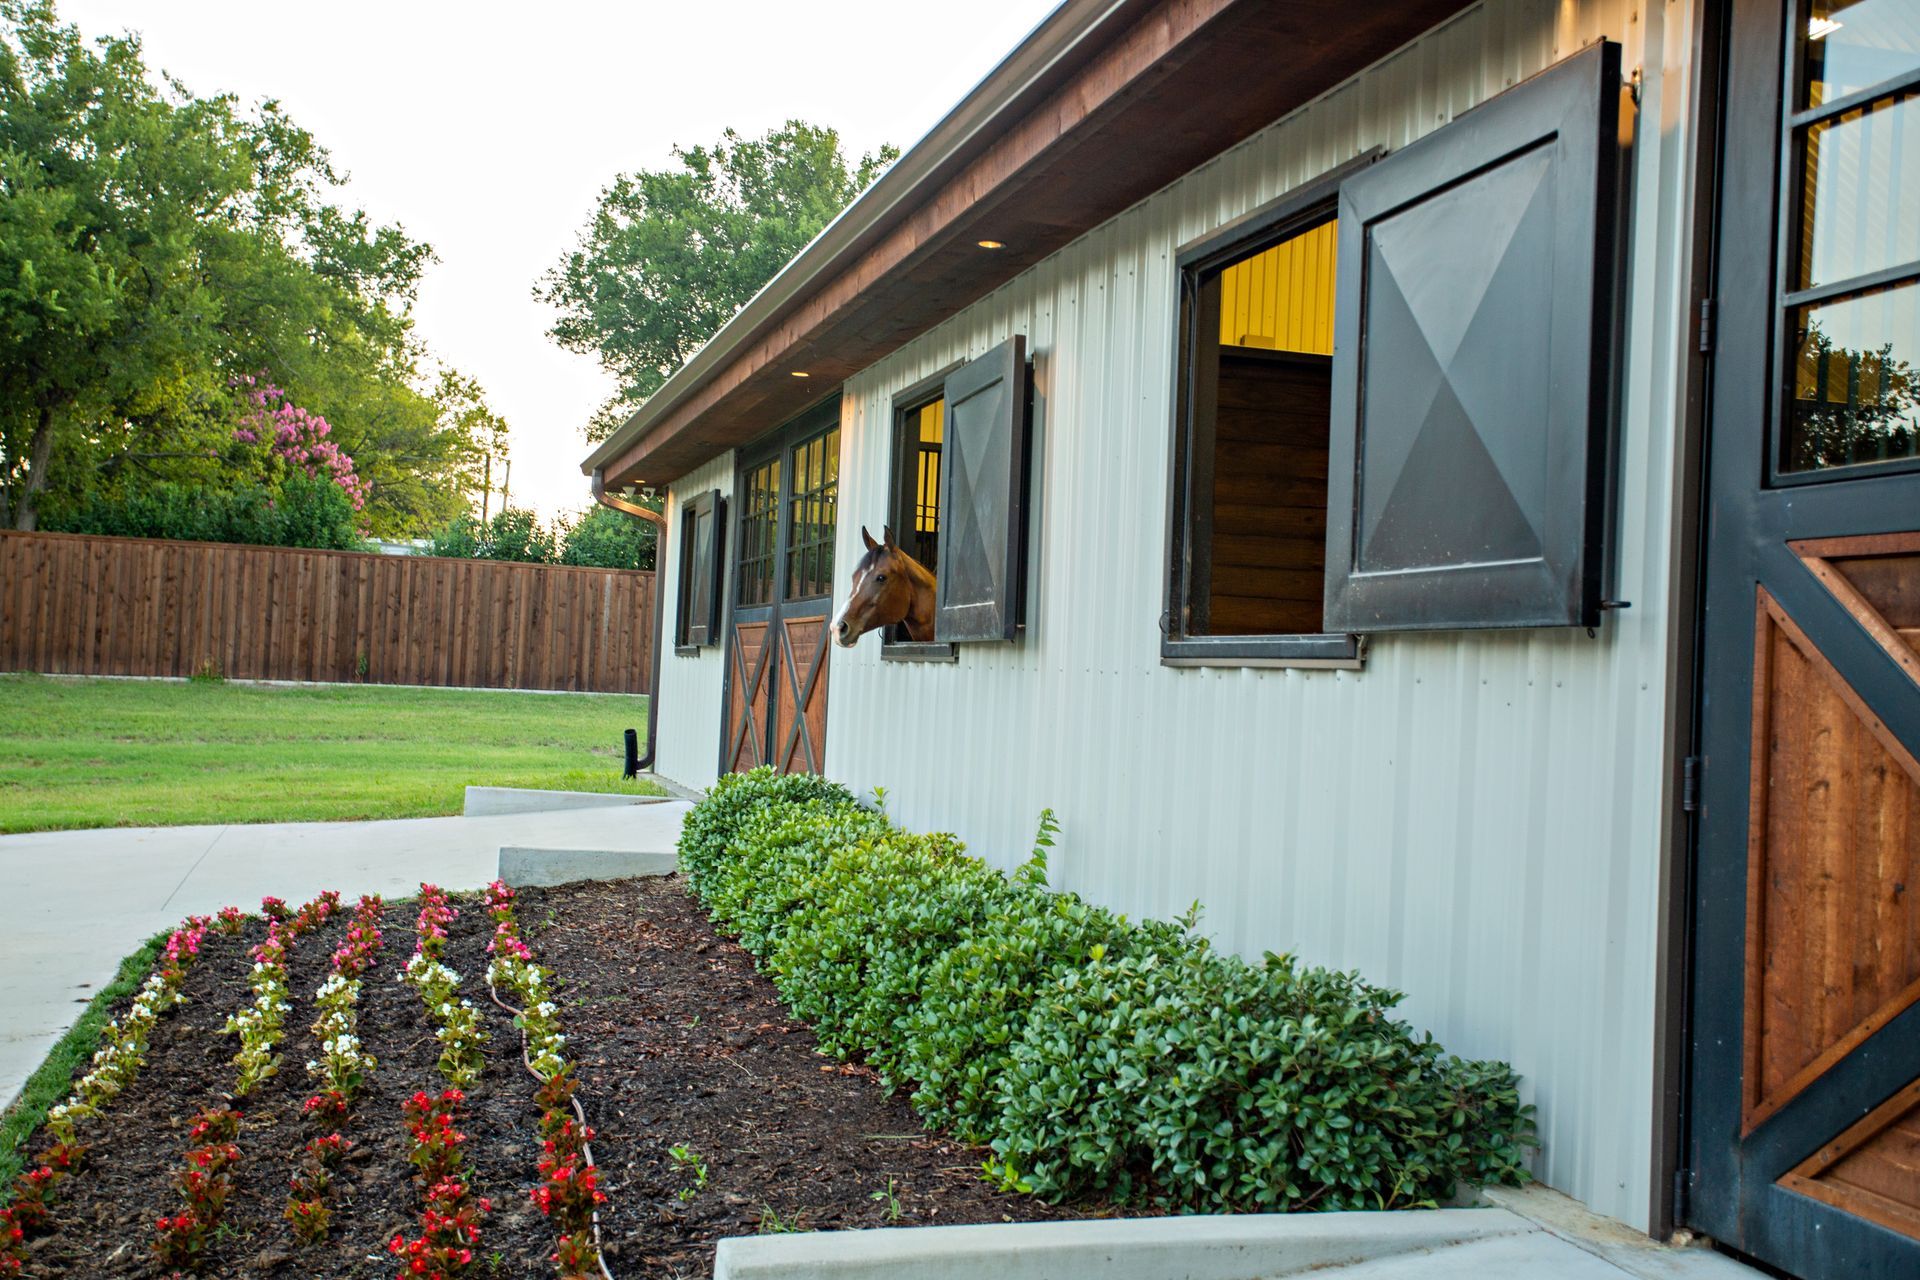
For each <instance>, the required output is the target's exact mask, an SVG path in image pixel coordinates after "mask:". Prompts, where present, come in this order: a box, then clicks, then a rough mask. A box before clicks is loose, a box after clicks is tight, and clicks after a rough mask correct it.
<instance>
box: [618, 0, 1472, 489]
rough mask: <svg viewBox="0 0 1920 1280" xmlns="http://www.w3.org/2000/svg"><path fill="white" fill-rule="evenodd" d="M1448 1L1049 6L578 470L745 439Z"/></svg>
mask: <svg viewBox="0 0 1920 1280" xmlns="http://www.w3.org/2000/svg"><path fill="white" fill-rule="evenodd" d="M1467 7H1468V4H1467V3H1465V2H1464V0H1359V2H1358V3H1352V4H1347V5H1343V6H1336V5H1329V4H1327V3H1325V2H1324V0H1067V3H1065V4H1063V5H1062V6H1061V7H1060V8H1059V9H1058V10H1056V11H1055V12H1054V13H1053V14H1052V15H1051V16H1050V17H1049V18H1048V19H1047V20H1046V21H1045V22H1044V23H1042V24H1041V26H1040V27H1039V28H1037V29H1036V30H1035V31H1034V33H1033V34H1032V35H1031V36H1029V37H1028V38H1027V40H1026V41H1025V42H1023V43H1022V44H1021V45H1020V47H1019V48H1018V49H1016V50H1015V51H1014V52H1013V54H1011V55H1009V57H1008V58H1007V59H1006V61H1004V62H1003V63H1001V65H1000V66H999V67H997V68H996V69H995V70H994V72H993V73H992V74H990V75H989V76H988V77H987V79H986V80H984V81H982V82H981V84H980V86H979V87H978V88H976V89H975V90H974V91H973V92H972V93H971V94H969V95H968V97H967V98H966V99H965V100H963V101H962V102H961V104H960V105H959V106H958V107H956V108H955V109H954V111H953V112H952V113H950V114H949V115H948V116H947V117H946V119H944V120H943V121H942V122H941V123H940V124H939V125H937V126H935V128H934V129H933V131H932V132H930V133H929V134H928V135H927V137H926V138H925V139H923V140H922V141H921V142H919V143H917V144H916V145H915V146H914V148H913V149H912V150H911V151H909V152H908V153H907V154H906V155H904V156H902V157H901V159H900V161H899V162H898V163H896V164H895V165H894V167H893V168H892V169H891V170H889V171H888V173H887V174H886V175H884V176H883V177H882V178H881V179H880V180H879V181H878V182H876V183H875V184H874V185H873V186H872V187H870V188H869V189H868V190H867V191H866V192H864V193H863V194H862V195H861V196H860V198H859V199H858V200H856V201H855V202H854V203H853V204H852V205H851V206H850V207H849V208H848V209H847V210H846V211H845V212H844V213H843V214H841V216H840V217H839V218H838V219H836V220H835V222H834V223H833V224H832V225H830V226H829V227H828V228H827V229H826V230H825V231H823V232H822V233H821V234H820V236H819V237H818V238H816V239H815V240H814V241H813V243H811V244H809V245H808V246H807V247H806V248H805V249H803V250H802V251H801V252H800V253H799V254H798V255H797V256H796V257H795V258H794V259H793V261H792V262H790V263H789V264H788V265H787V266H786V267H785V268H784V269H783V270H782V271H781V273H780V274H779V275H778V276H776V277H775V278H774V279H773V280H772V281H771V282H769V284H768V285H767V286H766V287H765V288H764V289H763V290H762V291H761V292H760V293H759V294H758V295H756V296H755V298H754V299H753V300H752V301H751V302H749V303H748V304H747V305H746V306H745V307H744V308H742V309H741V311H740V312H739V313H738V314H736V315H735V316H734V317H733V319H732V320H730V321H728V323H727V324H726V325H725V326H723V327H722V328H721V330H720V332H719V333H717V334H715V335H714V337H713V338H712V339H711V340H710V341H709V342H708V343H707V344H706V345H705V346H704V347H702V348H701V350H700V351H699V352H697V353H696V354H695V355H694V357H693V358H692V359H690V360H689V361H688V362H687V364H686V365H685V366H683V367H682V368H681V369H680V370H679V371H678V372H677V373H675V374H674V376H673V377H672V378H670V379H669V380H668V381H667V383H666V385H665V386H663V387H662V388H661V389H660V390H659V391H658V392H656V393H655V394H654V396H653V397H652V398H651V399H649V400H648V401H647V402H646V404H644V405H643V406H641V408H640V409H639V410H638V411H636V412H635V413H634V415H633V416H632V417H631V418H629V419H628V420H627V421H626V422H625V423H624V424H622V425H621V427H620V428H618V429H617V430H616V431H615V432H614V433H613V435H612V436H610V437H609V438H608V439H607V440H606V441H605V442H603V443H602V444H601V445H600V446H599V447H598V448H597V449H595V450H594V452H593V453H592V454H591V455H590V456H589V457H588V458H587V459H586V460H585V461H584V462H583V463H582V465H581V470H582V471H583V472H586V473H588V474H592V473H593V472H595V471H599V472H600V473H601V477H602V479H603V481H604V483H605V485H606V486H607V487H608V488H617V487H619V486H621V485H626V484H652V485H660V484H665V483H668V482H670V481H672V480H674V479H677V478H678V477H680V476H681V475H684V474H685V473H686V472H688V471H690V470H692V469H693V468H695V467H697V466H699V465H701V464H702V463H703V462H705V461H707V460H708V459H710V458H712V457H713V456H714V455H715V454H717V453H719V452H721V451H722V450H725V449H729V448H733V447H736V446H738V445H742V444H745V443H747V442H748V441H750V440H752V439H753V438H755V437H756V436H758V435H760V434H761V433H763V432H765V431H767V430H769V429H770V428H772V427H775V426H778V425H779V424H780V423H782V422H784V421H786V420H788V419H789V418H791V417H792V416H793V415H794V414H795V413H798V412H799V411H800V410H802V409H804V408H806V407H807V406H808V405H809V404H811V403H813V402H815V401H818V400H819V399H820V398H821V396H822V394H823V393H825V392H827V391H829V390H830V389H837V388H838V386H839V384H840V383H841V382H843V381H844V380H845V379H847V378H848V377H850V376H851V375H853V374H855V373H858V372H859V371H860V370H862V369H864V368H866V367H868V366H869V365H872V364H873V363H874V362H875V361H877V360H879V359H881V358H883V357H884V356H886V355H887V354H889V353H890V352H892V351H894V350H896V349H898V348H899V347H901V346H902V345H904V344H905V343H907V342H908V341H910V340H911V339H912V338H914V337H916V336H918V335H919V334H921V333H924V332H925V331H926V330H927V329H929V328H931V327H932V326H933V325H935V324H938V323H939V322H940V321H941V320H944V319H946V318H947V317H949V316H951V315H953V314H954V313H956V312H958V311H959V310H961V309H962V308H963V307H965V306H967V305H968V304H969V303H972V302H974V301H975V300H977V299H979V298H981V297H983V296H984V295H985V294H987V293H988V292H990V291H991V290H993V289H994V288H996V287H998V286H999V285H1001V284H1004V283H1005V282H1006V281H1008V280H1010V279H1012V278H1013V277H1014V276H1015V275H1018V274H1019V273H1020V272H1021V271H1023V270H1025V269H1026V268H1027V267H1030V266H1032V265H1033V264H1034V263H1036V262H1039V261H1040V260H1041V259H1043V258H1045V257H1047V256H1048V255H1049V254H1052V253H1053V252H1055V251H1056V250H1058V249H1060V248H1061V247H1062V246H1064V245H1066V244H1067V243H1068V242H1070V241H1072V240H1073V239H1074V238H1076V237H1077V236H1079V235H1081V234H1082V233H1084V232H1086V231H1088V230H1090V229H1092V228H1093V227H1096V226H1098V225H1100V224H1101V223H1102V222H1105V221H1106V220H1107V219H1109V218H1111V217H1113V216H1114V215H1115V214H1117V213H1119V212H1121V211H1122V210H1124V209H1126V208H1127V207H1128V206H1130V205H1132V204H1134V203H1136V202H1138V201H1139V200H1141V199H1143V198H1145V197H1146V196H1148V195H1150V194H1152V193H1153V192H1154V191H1157V190H1159V189H1160V188H1161V187H1163V186H1165V185H1166V184H1167V183H1169V182H1171V181H1173V180H1174V179H1176V178H1178V177H1180V176H1181V175H1182V174H1184V173H1187V172H1188V171H1190V170H1192V169H1193V168H1195V167H1196V166H1198V165H1199V164H1201V163H1203V162H1204V161H1206V160H1207V159H1209V158H1211V157H1212V156H1215V155H1217V154H1219V153H1220V152H1221V151H1224V150H1225V149H1227V148H1228V147H1230V146H1232V145H1233V144H1235V143H1237V142H1239V141H1241V140H1242V139H1244V138H1246V137H1248V136H1250V135H1252V134H1253V133H1255V132H1257V131H1258V130H1260V129H1261V128H1264V127H1265V126H1266V125H1268V124H1270V123H1272V122H1273V121H1274V120H1277V119H1279V118H1280V117H1281V116H1283V115H1285V114H1287V113H1288V112H1289V111H1292V110H1293V109H1294V108H1296V107H1298V106H1300V105H1302V104H1303V103H1305V102H1307V101H1309V100H1311V99H1312V98H1314V97H1316V96H1317V95H1319V94H1321V93H1323V92H1325V91H1326V90H1327V89H1329V88H1331V87H1333V86H1334V85H1336V84H1338V83H1339V82H1340V81H1342V80H1344V79H1346V78H1347V77H1349V76H1351V75H1353V74H1354V73H1355V72H1357V71H1359V70H1361V69H1362V68H1364V67H1366V66H1368V65H1370V64H1371V63H1373V62H1376V61H1378V60H1379V59H1380V58H1382V57H1384V56H1386V55H1387V54H1389V53H1391V52H1393V51H1394V50H1395V49H1397V48H1399V47H1400V46H1401V45H1403V44H1405V43H1406V42H1407V41H1409V40H1411V39H1413V38H1414V37H1415V36H1417V35H1419V34H1420V33H1421V32H1423V31H1426V30H1427V29H1428V28H1430V27H1432V26H1433V25H1435V24H1436V23H1438V22H1439V21H1441V20H1442V19H1444V18H1446V17H1448V16H1450V15H1451V14H1453V13H1455V12H1458V11H1459V10H1462V9H1465V8H1467ZM981 240H993V241H998V242H1000V243H1001V244H1003V245H1004V246H1005V247H1004V248H1001V249H997V250H987V249H982V248H981V247H979V244H978V243H977V242H979V241H981ZM795 371H804V372H805V373H806V374H807V375H808V376H807V377H805V378H798V377H794V376H793V374H794V372H795Z"/></svg>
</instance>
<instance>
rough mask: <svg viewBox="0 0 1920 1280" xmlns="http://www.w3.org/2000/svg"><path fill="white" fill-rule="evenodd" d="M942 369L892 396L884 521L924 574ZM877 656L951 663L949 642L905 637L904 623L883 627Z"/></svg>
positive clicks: (935, 492) (929, 558)
mask: <svg viewBox="0 0 1920 1280" xmlns="http://www.w3.org/2000/svg"><path fill="white" fill-rule="evenodd" d="M958 367H959V366H958V365H955V366H951V367H949V368H946V369H942V370H941V371H940V372H939V373H936V374H934V375H933V376H932V377H931V378H927V379H925V380H924V381H921V382H917V383H915V384H914V385H913V386H911V387H908V388H907V389H906V390H905V391H903V392H901V393H900V394H899V395H897V396H895V397H894V398H893V486H892V492H891V496H890V498H889V501H888V504H887V526H888V527H889V528H890V529H892V530H893V534H894V538H895V540H896V541H897V542H898V543H899V544H900V549H901V550H903V551H905V552H906V553H907V554H908V555H910V556H912V557H913V558H914V559H915V560H918V561H919V562H920V563H921V564H922V565H924V566H925V567H926V569H927V571H928V572H929V573H938V572H939V566H940V451H941V447H942V443H943V438H944V436H945V434H946V419H947V399H946V390H947V388H946V382H947V375H948V374H950V373H952V372H953V370H954V369H955V368H958ZM880 656H881V658H882V659H884V660H889V661H907V662H952V661H954V659H955V651H954V647H953V646H952V645H951V644H942V643H939V642H937V641H918V640H913V639H911V638H909V637H908V635H907V631H906V627H905V625H904V624H896V625H895V626H892V627H889V628H887V631H886V634H885V635H884V636H883V637H882V638H881V645H880Z"/></svg>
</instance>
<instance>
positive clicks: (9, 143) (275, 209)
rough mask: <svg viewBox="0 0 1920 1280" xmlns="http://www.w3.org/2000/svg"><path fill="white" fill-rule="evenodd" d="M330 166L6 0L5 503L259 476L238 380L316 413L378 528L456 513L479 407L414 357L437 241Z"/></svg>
mask: <svg viewBox="0 0 1920 1280" xmlns="http://www.w3.org/2000/svg"><path fill="white" fill-rule="evenodd" d="M341 183H342V178H341V176H340V174H339V173H338V172H336V170H335V169H334V167H333V161H332V158H331V156H330V155H329V154H328V152H327V151H326V149H325V148H323V147H322V146H320V145H319V143H318V142H317V141H316V140H315V139H314V138H313V136H312V135H311V134H309V133H308V132H307V131H305V130H304V129H301V128H300V127H299V126H298V125H296V124H295V123H294V122H293V121H292V120H290V119H289V118H288V117H287V116H286V114H285V113H284V112H283V111H282V110H281V108H280V107H279V106H278V104H276V103H274V102H271V101H269V102H265V103H262V104H260V105H259V106H258V107H257V108H255V109H254V110H252V111H251V112H242V111H241V110H240V109H239V108H238V107H237V105H236V103H235V102H234V100H233V99H232V98H231V97H214V98H196V97H194V96H192V95H191V94H189V93H188V92H187V91H186V90H185V89H183V88H182V87H181V86H180V85H179V84H177V83H175V82H172V81H169V82H167V84H166V87H165V88H164V89H162V88H159V87H156V86H155V85H154V84H153V83H152V82H151V81H150V80H149V79H148V75H147V68H146V66H145V64H144V62H143V60H142V54H141V49H140V45H139V42H138V41H137V40H136V39H132V38H128V37H116V38H106V39H101V40H97V41H93V42H88V41H86V40H84V39H83V38H82V37H81V35H80V33H79V32H78V31H77V30H76V29H75V28H73V27H70V26H62V25H61V24H60V23H59V21H58V20H57V18H56V17H55V14H54V10H53V7H52V5H51V4H50V3H47V0H0V523H4V524H13V525H17V526H18V527H21V528H32V527H34V526H35V525H36V523H37V522H38V520H39V515H40V511H41V509H42V507H43V506H44V505H47V504H49V503H51V504H52V506H54V507H56V508H61V507H64V508H68V509H73V508H77V506H78V505H81V504H83V503H85V502H86V501H88V500H89V499H88V495H89V494H91V493H92V492H93V491H94V489H95V488H96V487H98V486H99V485H102V484H105V485H108V486H111V487H122V488H126V489H128V490H135V489H138V488H140V487H141V486H143V485H150V484H168V485H176V486H186V487H188V488H189V489H199V490H201V491H204V492H206V493H208V494H214V493H221V492H227V491H233V490H235V489H236V488H237V487H240V486H250V485H251V486H259V485H261V484H263V483H266V482H267V479H268V478H266V477H262V476H260V475H257V474H253V473H249V472H247V471H246V470H244V469H236V460H235V458H234V456H233V454H232V453H231V451H230V450H229V449H228V448H227V445H228V444H229V443H230V441H231V437H232V431H233V428H234V427H235V425H236V424H237V421H238V419H239V417H241V416H244V414H245V413H246V412H247V409H246V407H245V406H244V405H241V404H238V403H237V402H236V399H235V396H234V394H233V388H234V386H235V385H236V383H238V382H239V381H240V380H242V379H244V378H247V377H256V378H263V379H265V380H267V381H270V382H272V383H273V384H275V385H277V386H278V387H280V388H283V389H284V391H285V395H286V398H287V400H288V401H289V402H290V403H292V404H296V405H298V406H300V408H301V409H302V410H304V411H306V412H308V413H310V414H313V415H315V416H316V417H318V418H321V419H324V420H326V421H327V422H328V423H330V424H331V430H332V437H331V438H332V441H333V442H334V443H335V444H336V445H338V446H339V447H340V448H341V449H343V450H344V451H345V452H346V453H347V454H349V455H351V457H352V458H353V460H354V462H355V464H356V466H357V474H358V475H359V477H360V478H361V479H363V480H364V481H365V482H366V492H365V494H364V495H363V496H364V510H363V512H362V520H363V522H364V524H365V526H366V527H367V528H368V529H369V530H370V531H371V532H374V533H378V534H404V533H417V532H422V531H424V530H426V529H429V528H433V527H436V526H437V525H439V524H441V523H443V522H444V521H445V520H447V519H448V518H450V517H451V516H452V515H453V514H454V513H455V512H457V511H458V510H460V509H461V508H462V507H463V506H464V504H465V500H466V499H465V491H466V479H465V473H466V470H467V468H468V466H469V464H470V462H471V461H472V459H473V458H474V457H476V456H477V452H476V451H477V450H478V449H480V448H483V447H485V445H484V442H482V441H481V440H479V439H478V438H477V437H478V435H481V434H484V431H483V428H482V427H481V425H480V424H478V423H477V421H476V419H475V416H474V414H473V412H472V410H473V406H474V405H475V404H480V407H481V408H482V409H483V410H484V404H483V402H481V400H480V397H479V393H478V387H477V386H474V385H472V384H471V382H470V381H469V380H460V379H458V377H457V375H443V376H442V380H441V382H440V384H439V385H434V384H431V383H428V382H427V381H426V376H425V375H424V374H423V373H422V365H423V362H424V360H425V355H424V352H423V351H422V349H421V347H420V345H419V343H418V341H417V339H416V338H415V336H414V334H413V329H412V318H411V308H412V305H413V301H414V297H415V294H416V292H417V289H418V286H419V281H420V277H421V273H422V272H423V271H424V270H425V269H426V268H427V266H428V265H429V264H430V263H431V262H432V261H433V253H432V250H431V248H429V247H428V246H427V245H425V244H423V243H420V242H418V241H415V240H413V239H411V238H410V237H408V236H407V234H406V232H405V231H404V229H403V228H400V227H398V226H376V225H374V224H373V223H372V222H371V221H370V220H369V219H368V218H367V216H366V215H365V214H364V213H362V212H360V211H358V210H353V209H349V208H346V207H343V206H342V205H340V204H339V203H337V201H336V199H335V193H336V192H337V191H338V189H339V187H340V186H341ZM449 376H452V377H453V378H454V379H455V381H456V382H458V383H460V384H462V385H460V386H458V387H457V388H456V389H450V384H449V383H448V381H447V378H448V377H449ZM456 401H457V402H458V403H455V402H456Z"/></svg>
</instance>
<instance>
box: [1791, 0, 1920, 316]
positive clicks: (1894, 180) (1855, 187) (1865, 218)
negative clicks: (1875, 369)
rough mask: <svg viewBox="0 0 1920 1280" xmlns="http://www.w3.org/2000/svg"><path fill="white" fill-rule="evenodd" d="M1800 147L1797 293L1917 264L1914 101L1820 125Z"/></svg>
mask: <svg viewBox="0 0 1920 1280" xmlns="http://www.w3.org/2000/svg"><path fill="white" fill-rule="evenodd" d="M1915 3H1916V4H1917V5H1920V0H1915ZM1806 145H1807V161H1806V189H1805V192H1804V195H1803V196H1802V202H1801V228H1800V273H1799V287H1800V288H1803V289H1805V288H1810V287H1812V286H1815V285H1822V284H1831V283H1833V282H1834V281H1837V280H1847V279H1851V278H1852V277H1854V276H1860V275H1865V274H1867V273H1868V272H1870V271H1878V270H1880V269H1881V268H1883V267H1892V266H1898V265H1900V264H1901V263H1906V262H1914V261H1920V95H1916V94H1901V95H1899V96H1896V97H1891V98H1884V99H1882V100H1881V101H1879V102H1876V103H1873V104H1872V105H1870V106H1867V107H1862V108H1861V109H1859V110H1857V111H1849V112H1847V113H1845V114H1844V115H1841V116H1837V117H1835V118H1833V119H1831V120H1823V121H1821V122H1820V123H1819V124H1816V125H1813V126H1812V127H1811V128H1809V129H1808V130H1807V138H1806Z"/></svg>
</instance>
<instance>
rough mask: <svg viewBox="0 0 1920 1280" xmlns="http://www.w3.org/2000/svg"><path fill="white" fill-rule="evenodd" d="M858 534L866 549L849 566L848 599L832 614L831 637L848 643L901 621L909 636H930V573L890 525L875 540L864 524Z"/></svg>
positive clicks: (844, 643)
mask: <svg viewBox="0 0 1920 1280" xmlns="http://www.w3.org/2000/svg"><path fill="white" fill-rule="evenodd" d="M860 537H861V539H862V540H864V541H865V542H866V544H867V554H865V555H864V556H861V557H860V563H859V564H857V565H855V566H854V567H853V585H852V586H851V587H850V588H849V589H848V591H847V603H846V604H845V605H844V606H843V607H842V608H841V610H840V616H839V617H837V618H835V619H834V620H833V639H834V643H836V644H839V645H843V646H845V647H846V648H849V649H851V648H852V647H853V643H854V641H856V640H858V639H859V638H860V637H861V636H863V635H865V634H867V632H869V631H872V630H874V629H875V628H877V627H891V626H894V625H896V624H900V623H904V624H905V625H906V628H907V635H908V637H909V638H911V639H914V640H931V639H933V588H934V578H933V574H932V573H931V572H930V571H929V570H928V569H927V567H926V566H925V565H923V564H921V563H920V562H919V561H918V560H915V559H914V558H913V557H912V556H910V555H908V554H907V553H906V552H904V551H902V550H901V549H900V547H899V544H897V543H896V542H894V540H893V530H892V529H891V528H882V530H881V541H879V542H875V541H874V540H873V535H872V534H870V533H868V532H867V530H866V526H864V525H862V526H861V528H860Z"/></svg>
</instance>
